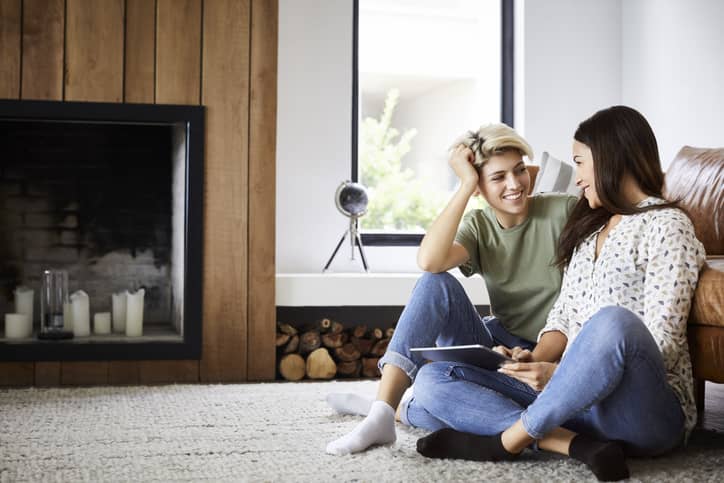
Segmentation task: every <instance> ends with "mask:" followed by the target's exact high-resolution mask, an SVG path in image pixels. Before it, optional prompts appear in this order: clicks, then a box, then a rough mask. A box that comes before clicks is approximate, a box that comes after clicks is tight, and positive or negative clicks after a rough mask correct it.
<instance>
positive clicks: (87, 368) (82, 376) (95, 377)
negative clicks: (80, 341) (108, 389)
mask: <svg viewBox="0 0 724 483" xmlns="http://www.w3.org/2000/svg"><path fill="white" fill-rule="evenodd" d="M60 384H61V385H64V386H88V385H99V384H108V362H106V361H90V362H63V363H62V365H61V368H60Z"/></svg>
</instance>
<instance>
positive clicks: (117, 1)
mask: <svg viewBox="0 0 724 483" xmlns="http://www.w3.org/2000/svg"><path fill="white" fill-rule="evenodd" d="M67 15H68V20H67V27H66V31H67V41H66V50H65V59H66V77H65V100H67V101H97V102H121V101H122V100H123V46H124V40H123V39H124V15H125V2H124V1H123V0H100V1H99V0H67ZM108 374H109V363H108V362H107V361H91V362H63V363H62V367H61V376H60V377H61V381H60V382H61V384H63V385H66V384H68V385H84V384H107V383H108Z"/></svg>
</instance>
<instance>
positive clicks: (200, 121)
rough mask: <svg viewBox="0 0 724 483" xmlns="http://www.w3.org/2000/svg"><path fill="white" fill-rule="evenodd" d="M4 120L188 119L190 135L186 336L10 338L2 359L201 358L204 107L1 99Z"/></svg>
mask: <svg viewBox="0 0 724 483" xmlns="http://www.w3.org/2000/svg"><path fill="white" fill-rule="evenodd" d="M0 119H3V120H35V121H40V120H44V121H80V122H84V121H85V122H104V123H105V122H107V123H111V124H112V123H119V124H123V123H135V124H160V125H172V124H179V123H184V124H185V126H186V139H187V149H186V200H185V201H186V203H185V205H186V213H185V226H184V236H185V253H184V310H183V312H184V315H183V341H181V342H164V341H155V340H139V341H138V342H135V341H129V340H123V341H119V342H110V341H108V342H105V341H103V342H101V341H89V342H77V341H76V342H74V341H73V340H70V341H63V340H59V341H43V340H37V339H35V338H34V339H32V340H18V341H5V342H0V361H90V360H105V361H108V360H144V359H150V360H164V359H191V360H198V359H201V347H202V317H203V284H202V280H203V233H204V229H203V228H204V224H203V204H204V201H203V196H204V139H205V107H204V106H199V105H169V104H121V103H101V102H61V101H29V100H28V101H25V100H24V101H18V100H4V99H0ZM0 149H2V147H1V146H0Z"/></svg>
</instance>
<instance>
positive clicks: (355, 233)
mask: <svg viewBox="0 0 724 483" xmlns="http://www.w3.org/2000/svg"><path fill="white" fill-rule="evenodd" d="M348 233H349V242H350V246H351V248H352V258H351V260H354V245H355V243H357V248H359V254H360V256H361V257H362V265H363V266H364V268H365V272H369V271H370V270H369V267H368V266H367V259H366V258H365V252H364V249H363V248H362V238H361V237H360V236H359V220H358V217H356V216H350V217H349V228H347V229H346V230H345V231H344V233H343V234H342V238H340V239H339V243H337V248H335V249H334V252H332V256H331V257H329V261H327V264H326V265H325V266H324V270H322V272H326V271H327V269H328V268H329V265H330V264H331V263H332V260H333V259H334V256H335V255H336V254H337V252H338V251H339V247H341V246H342V242H343V241H344V237H346V236H347V234H348Z"/></svg>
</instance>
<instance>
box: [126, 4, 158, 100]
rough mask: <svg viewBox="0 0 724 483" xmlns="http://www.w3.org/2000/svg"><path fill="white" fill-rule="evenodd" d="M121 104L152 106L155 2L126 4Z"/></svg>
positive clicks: (154, 73) (154, 63)
mask: <svg viewBox="0 0 724 483" xmlns="http://www.w3.org/2000/svg"><path fill="white" fill-rule="evenodd" d="M125 41H126V59H125V69H124V76H125V88H124V90H125V92H124V102H142V103H148V104H153V101H154V82H155V79H154V77H155V75H156V62H155V60H156V59H155V53H156V2H155V1H154V0H126V40H125Z"/></svg>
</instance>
